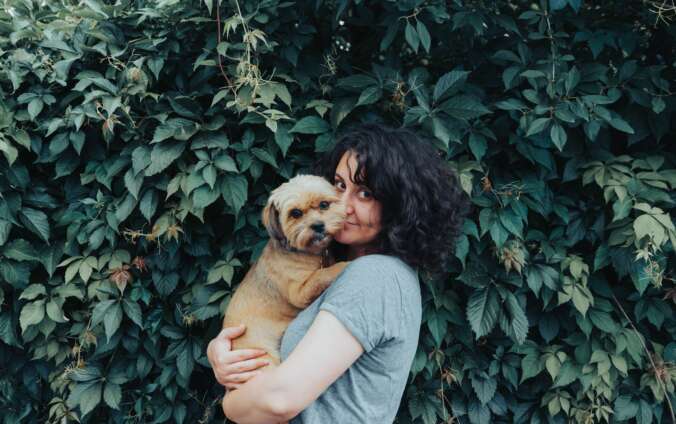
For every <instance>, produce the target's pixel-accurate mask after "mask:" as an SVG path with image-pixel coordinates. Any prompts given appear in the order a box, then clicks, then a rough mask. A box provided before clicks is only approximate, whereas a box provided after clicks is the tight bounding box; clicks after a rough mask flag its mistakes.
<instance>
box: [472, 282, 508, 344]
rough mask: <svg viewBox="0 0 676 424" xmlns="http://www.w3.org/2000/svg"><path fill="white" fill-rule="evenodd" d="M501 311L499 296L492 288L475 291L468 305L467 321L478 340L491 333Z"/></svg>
mask: <svg viewBox="0 0 676 424" xmlns="http://www.w3.org/2000/svg"><path fill="white" fill-rule="evenodd" d="M499 311H500V303H499V299H498V294H497V292H496V291H495V290H494V289H493V288H492V287H491V286H488V287H484V288H481V289H477V290H474V292H473V293H472V295H471V296H470V298H469V301H468V303H467V320H468V321H469V323H470V326H471V327H472V331H474V334H475V335H476V337H477V338H479V337H482V336H485V335H487V334H488V333H490V332H491V330H492V329H493V326H494V325H495V322H496V321H497V319H498V313H499Z"/></svg>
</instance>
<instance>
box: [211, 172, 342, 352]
mask: <svg viewBox="0 0 676 424" xmlns="http://www.w3.org/2000/svg"><path fill="white" fill-rule="evenodd" d="M339 200H340V199H339V197H338V195H337V193H336V191H335V188H334V187H333V186H332V185H331V184H330V183H329V182H327V181H326V180H324V179H323V178H321V177H317V176H311V175H299V176H297V177H294V178H292V179H291V180H289V181H288V182H286V183H284V184H282V185H281V186H280V187H278V188H277V189H275V190H274V191H273V192H272V194H271V195H270V198H269V199H268V203H267V205H266V206H265V208H264V209H263V225H265V227H266V229H267V230H268V233H270V240H269V241H268V243H267V245H266V246H265V248H264V249H263V253H262V254H261V256H260V258H259V259H258V261H256V263H255V264H254V265H253V266H252V267H251V269H250V270H249V272H248V273H247V274H246V276H245V277H244V280H243V281H242V282H241V283H240V285H239V287H238V288H237V290H236V291H235V293H234V295H233V296H232V299H231V300H230V303H229V305H228V309H227V311H226V313H225V319H224V320H223V326H224V327H232V326H236V325H239V324H245V325H246V332H245V333H244V335H242V336H241V337H238V338H236V339H234V340H233V346H232V348H233V349H242V348H258V349H263V350H265V351H266V352H268V355H267V359H269V360H270V361H271V362H272V364H273V365H278V364H279V363H280V358H279V355H280V354H279V345H280V341H281V338H282V335H283V334H284V331H285V330H286V327H287V326H288V325H289V323H290V322H291V321H292V320H293V319H294V318H295V317H296V315H298V313H299V312H300V311H301V310H302V309H304V308H305V307H307V306H308V305H309V304H310V303H311V302H312V301H313V300H314V299H316V298H317V297H318V296H319V295H320V294H321V293H322V292H323V291H324V290H325V289H326V288H327V287H328V286H329V285H330V284H331V283H332V282H333V280H335V278H336V277H337V276H338V274H340V272H341V271H342V270H343V268H345V266H346V265H347V262H338V263H335V264H333V265H330V266H327V265H328V264H327V262H331V259H330V258H328V257H327V254H326V252H327V247H328V245H329V243H330V242H331V240H332V238H333V235H334V234H335V233H336V232H337V231H339V230H340V229H341V228H342V226H343V221H344V220H345V207H344V205H343V204H342V203H340V201H339ZM298 211H300V213H301V214H302V215H301V216H298V215H299V212H298ZM294 215H295V216H294ZM322 225H323V227H324V230H322V231H318V230H319V229H321V226H322ZM313 227H314V228H313ZM264 358H265V357H264Z"/></svg>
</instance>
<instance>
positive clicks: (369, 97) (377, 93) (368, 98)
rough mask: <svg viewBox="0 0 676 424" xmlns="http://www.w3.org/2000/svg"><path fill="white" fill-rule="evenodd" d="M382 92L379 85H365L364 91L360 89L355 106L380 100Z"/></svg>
mask: <svg viewBox="0 0 676 424" xmlns="http://www.w3.org/2000/svg"><path fill="white" fill-rule="evenodd" d="M382 94H383V93H382V90H381V89H380V87H377V86H373V87H367V88H366V89H365V90H364V91H362V93H361V95H360V96H359V100H358V101H357V106H362V105H370V104H373V103H375V102H377V101H378V100H380V97H381V96H382Z"/></svg>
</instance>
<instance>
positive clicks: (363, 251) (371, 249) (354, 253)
mask: <svg viewBox="0 0 676 424" xmlns="http://www.w3.org/2000/svg"><path fill="white" fill-rule="evenodd" d="M374 253H378V248H377V247H376V246H375V245H372V244H367V245H357V246H355V245H349V246H347V258H346V259H347V260H348V261H353V260H355V259H357V258H358V257H360V256H365V255H371V254H374Z"/></svg>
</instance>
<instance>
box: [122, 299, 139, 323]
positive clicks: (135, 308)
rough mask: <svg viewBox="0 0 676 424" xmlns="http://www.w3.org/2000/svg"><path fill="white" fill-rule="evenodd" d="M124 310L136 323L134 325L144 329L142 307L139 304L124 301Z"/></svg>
mask: <svg viewBox="0 0 676 424" xmlns="http://www.w3.org/2000/svg"><path fill="white" fill-rule="evenodd" d="M122 309H124V313H125V314H126V315H127V316H128V317H129V319H131V320H132V321H133V322H134V324H136V325H138V326H139V327H140V328H141V329H143V313H142V312H141V307H140V306H139V305H138V303H136V302H132V301H131V300H128V299H124V300H123V301H122Z"/></svg>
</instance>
